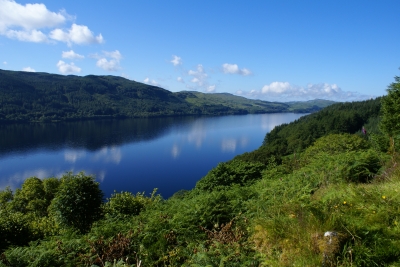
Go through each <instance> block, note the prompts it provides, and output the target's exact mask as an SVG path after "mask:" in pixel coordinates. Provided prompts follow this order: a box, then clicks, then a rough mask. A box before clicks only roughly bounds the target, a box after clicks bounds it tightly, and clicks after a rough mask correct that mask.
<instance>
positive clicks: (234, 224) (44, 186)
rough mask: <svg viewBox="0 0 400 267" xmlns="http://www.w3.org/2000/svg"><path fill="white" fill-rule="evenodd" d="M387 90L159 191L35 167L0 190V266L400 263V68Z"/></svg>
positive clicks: (292, 127)
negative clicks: (43, 173) (107, 187)
mask: <svg viewBox="0 0 400 267" xmlns="http://www.w3.org/2000/svg"><path fill="white" fill-rule="evenodd" d="M388 93H389V94H388V96H385V97H383V98H378V99H374V100H369V101H363V102H353V103H345V104H335V105H332V106H330V107H327V108H325V109H323V110H321V111H319V112H316V113H314V114H311V115H307V116H304V117H302V118H301V119H299V120H297V121H295V122H293V123H290V124H284V125H281V126H279V127H277V128H275V129H274V130H273V131H271V133H269V134H267V135H266V138H265V140H264V143H263V145H262V146H261V147H260V149H259V150H257V151H254V152H252V153H246V154H244V155H241V156H238V157H236V158H235V159H233V160H231V161H229V162H225V163H220V164H219V165H218V166H217V167H215V168H214V169H212V170H210V172H209V173H208V174H207V175H206V176H205V177H203V178H202V179H201V180H200V181H198V183H197V184H196V186H195V188H194V189H192V190H190V191H181V192H177V193H176V194H175V195H174V196H172V197H171V198H169V199H167V200H165V199H163V198H162V197H161V196H160V195H157V194H156V191H154V192H153V193H152V194H147V195H146V194H145V193H137V194H133V193H131V192H119V193H118V192H116V193H115V194H113V195H112V196H111V198H109V199H107V200H106V201H104V200H102V192H101V190H100V189H99V185H98V183H96V182H95V180H94V178H93V177H91V176H87V175H85V174H84V173H80V174H77V175H73V174H71V173H67V174H65V175H64V176H63V177H62V178H61V179H59V178H47V179H43V180H40V179H38V178H35V177H31V178H29V179H27V180H25V182H24V183H23V185H22V187H21V188H20V189H17V190H16V191H15V192H13V191H11V190H10V189H9V188H8V189H5V190H3V191H0V236H1V237H2V238H1V239H0V252H2V254H1V256H0V266H136V267H137V266H193V267H197V266H229V267H230V266H232V267H236V266H238V267H239V266H284V267H285V266H287V267H289V266H339V267H351V266H365V267H369V266H371V267H372V266H393V267H394V266H400V209H399V207H400V194H399V192H400V165H399V159H400V157H399V154H398V151H399V148H400V146H399V144H400V143H399V142H398V141H399V138H400V137H399V133H400V128H399V127H397V126H399V125H400V119H399V118H400V117H399V114H400V106H399V105H398V104H397V103H398V101H399V99H400V77H396V83H393V84H391V85H390V86H389V90H388ZM393 126H396V127H393ZM363 127H364V128H365V129H367V133H363V132H362V131H361V129H362V128H363ZM305 137H306V138H305ZM307 138H308V139H307Z"/></svg>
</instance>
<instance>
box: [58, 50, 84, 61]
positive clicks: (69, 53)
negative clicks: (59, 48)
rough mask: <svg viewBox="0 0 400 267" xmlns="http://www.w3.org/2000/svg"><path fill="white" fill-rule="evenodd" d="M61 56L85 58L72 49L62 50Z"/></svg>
mask: <svg viewBox="0 0 400 267" xmlns="http://www.w3.org/2000/svg"><path fill="white" fill-rule="evenodd" d="M61 57H62V58H68V59H83V58H85V57H84V56H82V55H79V54H77V53H75V52H74V51H73V50H70V51H63V52H62V55H61Z"/></svg>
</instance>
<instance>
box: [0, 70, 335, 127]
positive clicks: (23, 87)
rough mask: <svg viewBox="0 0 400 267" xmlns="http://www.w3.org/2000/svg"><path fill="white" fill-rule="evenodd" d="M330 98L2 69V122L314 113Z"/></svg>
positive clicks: (0, 95) (0, 87)
mask: <svg viewBox="0 0 400 267" xmlns="http://www.w3.org/2000/svg"><path fill="white" fill-rule="evenodd" d="M327 103H328V104H329V103H330V101H322V102H321V103H316V104H312V106H310V105H309V104H303V105H302V106H299V104H298V103H297V104H295V107H294V108H292V107H291V104H285V103H276V102H267V101H260V100H250V99H246V98H243V97H239V96H234V95H231V94H203V93H199V92H179V93H172V92H170V91H168V90H165V89H162V88H159V87H156V86H150V85H147V84H143V83H139V82H135V81H131V80H127V79H125V78H122V77H117V76H94V75H89V76H84V77H80V76H73V75H69V76H63V75H56V74H48V73H32V72H22V71H5V70H0V122H41V121H61V120H79V119H101V118H126V117H154V116H180V115H231V114H248V113H273V112H312V111H316V110H318V109H320V108H321V107H324V106H325V105H326V104H327Z"/></svg>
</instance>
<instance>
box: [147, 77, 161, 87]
mask: <svg viewBox="0 0 400 267" xmlns="http://www.w3.org/2000/svg"><path fill="white" fill-rule="evenodd" d="M143 82H144V83H147V84H150V85H154V86H160V84H159V83H158V82H156V81H155V80H151V79H150V78H149V77H147V78H146V79H144V80H143Z"/></svg>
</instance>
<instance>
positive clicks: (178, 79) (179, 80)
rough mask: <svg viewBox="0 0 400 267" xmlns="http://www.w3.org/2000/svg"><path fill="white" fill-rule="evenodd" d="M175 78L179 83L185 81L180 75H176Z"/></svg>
mask: <svg viewBox="0 0 400 267" xmlns="http://www.w3.org/2000/svg"><path fill="white" fill-rule="evenodd" d="M176 80H177V81H178V82H180V83H185V81H184V80H183V78H182V77H178V78H176Z"/></svg>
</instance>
